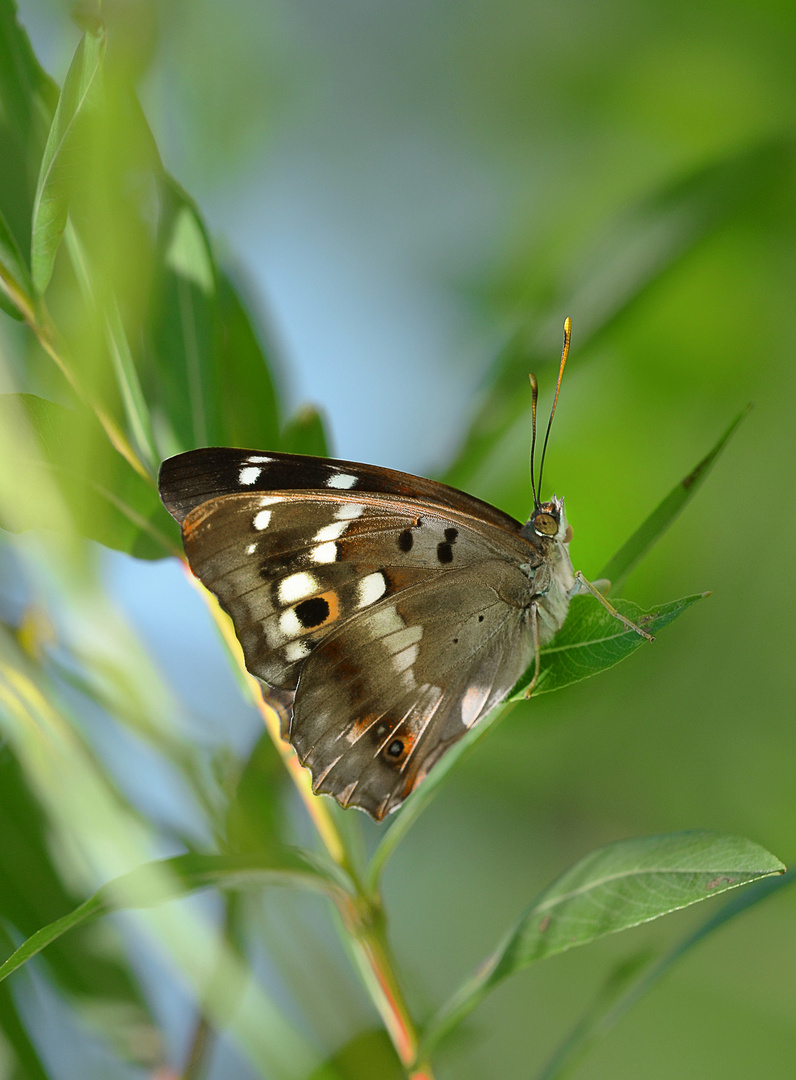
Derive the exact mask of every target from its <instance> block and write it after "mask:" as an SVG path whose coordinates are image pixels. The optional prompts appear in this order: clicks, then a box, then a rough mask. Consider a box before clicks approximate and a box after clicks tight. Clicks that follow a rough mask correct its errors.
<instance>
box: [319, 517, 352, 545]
mask: <svg viewBox="0 0 796 1080" xmlns="http://www.w3.org/2000/svg"><path fill="white" fill-rule="evenodd" d="M347 528H348V522H347V521H333V522H332V523H331V525H324V526H323V528H322V529H318V531H317V532H316V534H315V535H314V536H313V538H312V539H313V540H314V541H315V543H316V544H324V543H326V541H327V540H339V539H340V537H341V536H342V535H343V533H344V532H345V531H346V529H347Z"/></svg>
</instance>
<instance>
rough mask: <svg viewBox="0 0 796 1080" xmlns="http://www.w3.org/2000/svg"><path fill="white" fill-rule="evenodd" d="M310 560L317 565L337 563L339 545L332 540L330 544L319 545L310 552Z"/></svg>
mask: <svg viewBox="0 0 796 1080" xmlns="http://www.w3.org/2000/svg"><path fill="white" fill-rule="evenodd" d="M310 558H311V559H312V561H313V562H316V563H333V562H336V561H337V544H335V542H334V541H333V540H330V541H329V543H328V544H318V546H317V547H314V548H312V550H311V551H310Z"/></svg>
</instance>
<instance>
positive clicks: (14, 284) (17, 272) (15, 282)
mask: <svg viewBox="0 0 796 1080" xmlns="http://www.w3.org/2000/svg"><path fill="white" fill-rule="evenodd" d="M0 309H2V310H3V311H5V313H6V314H7V315H10V316H11V317H12V319H23V318H25V315H26V314H28V313H30V312H31V311H32V310H33V282H32V281H31V279H30V273H29V272H28V268H27V266H26V265H25V260H24V259H23V258H22V252H21V251H20V250H19V247H18V246H17V242H16V240H15V239H14V236H13V234H12V232H11V229H10V228H9V227H8V222H7V221H6V219H5V218H4V217H3V215H2V213H0Z"/></svg>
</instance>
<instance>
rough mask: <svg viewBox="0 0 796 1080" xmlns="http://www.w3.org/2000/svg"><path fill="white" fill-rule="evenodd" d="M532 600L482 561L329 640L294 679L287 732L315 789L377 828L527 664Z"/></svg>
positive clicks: (374, 610)
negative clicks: (293, 700)
mask: <svg viewBox="0 0 796 1080" xmlns="http://www.w3.org/2000/svg"><path fill="white" fill-rule="evenodd" d="M473 571H475V573H474V572H473ZM529 595H530V585H529V582H528V579H527V577H526V576H525V575H524V574H522V572H521V571H520V570H519V569H518V568H517V567H516V566H512V565H510V564H509V563H506V562H502V561H498V560H486V561H483V562H481V563H478V564H475V565H471V566H469V567H463V568H462V569H460V570H456V571H452V572H451V573H448V574H445V575H444V577H443V576H442V575H438V576H437V578H436V579H435V580H433V581H431V582H428V583H423V584H422V585H420V586H415V587H412V588H409V589H407V590H406V591H404V592H403V593H401V594H399V595H398V596H395V597H386V598H384V599H383V600H380V601H379V602H378V603H376V604H374V605H373V606H372V607H371V608H370V609H369V610H367V611H365V612H363V613H362V614H361V615H359V616H358V617H357V618H356V619H351V620H349V621H348V622H346V623H343V624H341V625H340V626H338V627H337V628H336V629H335V630H333V631H332V632H331V633H329V634H328V635H327V636H326V637H325V638H324V639H323V640H322V641H321V642H320V643H319V644H318V645H317V647H316V648H315V649H314V650H313V652H312V654H311V656H310V657H309V659H308V660H307V662H306V663H305V665H304V667H303V669H302V671H301V675H300V678H299V692H298V693H297V695H296V704H295V707H294V710H293V719H292V722H291V726H290V739H291V742H292V743H293V745H294V746H295V748H296V751H297V752H298V755H299V757H300V759H301V760H302V762H303V763H304V764H306V765H308V766H309V767H310V770H311V772H312V775H313V786H314V789H315V790H316V791H320V792H327V793H329V794H332V795H334V797H335V798H336V799H338V801H340V802H341V803H342V804H343V805H349V804H350V805H355V806H360V807H362V808H363V809H365V810H367V811H368V812H369V813H370V814H372V815H373V816H374V817H375V818H377V819H379V820H380V819H381V818H383V817H384V815H385V814H387V813H389V811H390V810H391V809H394V808H395V807H396V806H398V805H399V804H400V803H401V802H402V801H403V800H404V799H405V798H406V796H407V795H408V794H409V792H410V791H411V790H412V789H413V788H414V787H415V786H416V785H417V784H418V783H419V782H420V781H421V780H422V778H423V777H424V776H425V775H426V773H427V772H428V770H429V769H430V768H431V767H432V765H433V764H434V763H435V762H436V761H437V760H438V759H439V758H440V756H441V755H442V754H443V753H444V752H445V750H447V749H448V748H449V747H450V746H451V745H452V744H453V743H454V742H456V741H457V740H458V739H460V738H461V737H462V736H463V735H464V734H465V732H466V731H467V730H468V729H469V728H470V727H471V726H472V725H473V724H475V723H477V722H478V720H480V719H481V718H482V717H483V716H484V715H485V714H486V713H487V712H489V710H490V709H491V708H493V707H494V706H495V705H496V704H497V703H498V702H499V701H500V700H502V698H503V697H505V695H506V693H507V692H508V691H509V690H510V689H511V688H512V686H514V684H515V683H516V682H517V680H518V679H519V678H520V676H521V675H522V673H523V672H524V671H525V670H526V668H527V667H528V665H529V664H530V663H531V661H532V657H533V644H532V638H531V635H530V633H529V631H528V620H529V611H528V606H527V601H528V597H529ZM343 718H344V719H343Z"/></svg>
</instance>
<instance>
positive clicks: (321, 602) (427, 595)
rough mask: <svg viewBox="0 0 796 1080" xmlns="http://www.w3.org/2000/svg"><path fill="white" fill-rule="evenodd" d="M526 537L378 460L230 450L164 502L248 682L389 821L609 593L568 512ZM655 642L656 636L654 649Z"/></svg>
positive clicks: (292, 737) (319, 781)
mask: <svg viewBox="0 0 796 1080" xmlns="http://www.w3.org/2000/svg"><path fill="white" fill-rule="evenodd" d="M570 334H571V328H570V321H569V319H567V321H566V323H565V324H564V348H563V351H562V356H561V365H560V368H559V374H558V383H557V386H556V392H555V398H554V401H553V407H552V410H551V413H550V420H549V421H548V425H547V433H546V436H545V442H544V447H543V450H542V461H541V465H540V468H539V478H538V485H537V483H536V482H535V480H534V453H535V448H536V402H537V387H536V380H535V379H534V377H533V376H531V387H532V407H533V408H532V416H533V441H532V448H531V487H532V493H533V501H534V506H533V510H532V512H531V515H530V518H529V519H528V521H527V522H525V524H522V523H521V522H519V521H516V520H515V519H514V518H512V517H510V516H509V515H508V514H505V513H503V511H501V510H498V509H497V508H496V507H494V506H491V505H490V504H489V503H486V502H483V501H481V500H480V499H477V498H475V497H474V496H472V495H468V494H466V493H465V492H463V491H458V490H456V489H455V488H452V487H448V486H447V485H445V484H441V483H437V482H436V481H433V480H426V479H423V478H422V477H418V476H411V475H409V474H407V473H402V472H396V471H394V470H392V469H386V468H380V467H378V466H375V465H363V464H360V463H357V462H351V461H339V460H327V459H325V458H318V457H308V456H303V455H299V454H284V453H276V452H273V453H272V452H263V451H258V450H236V449H230V448H222V447H210V448H206V449H199V450H191V451H188V452H187V453H184V454H179V455H177V456H176V457H172V458H169V459H168V460H167V461H165V462H164V463H163V465H162V467H161V471H160V480H159V485H160V494H161V498H162V500H163V502H164V504H165V506H166V508H167V510H168V511H169V512H170V513H171V514H172V515H173V517H174V518H176V520H177V521H178V522H179V523H180V525H181V527H182V537H183V544H184V547H185V553H186V555H187V558H188V562H189V564H190V567H191V569H192V571H193V573H194V574H195V575H196V576H197V577H198V578H199V579H200V581H201V582H202V583H203V584H204V585H205V586H206V587H207V588H208V589H209V590H210V591H211V592H212V593H214V594H215V595H216V597H217V598H218V599H219V601H220V603H221V606H222V607H223V608H224V610H225V611H226V612H227V613H228V614H229V615H230V617H231V618H232V622H233V624H234V627H235V631H236V633H237V636H238V639H239V641H240V644H241V646H242V648H243V654H244V658H245V662H246V666H247V668H248V670H249V671H250V672H251V673H252V674H253V675H254V676H256V677H257V679H259V680H260V682H261V683H262V684H263V692H264V694H265V696H266V699H268V700H270V701H271V702H272V703H273V704H274V705H275V707H277V709H278V711H279V712H280V715H281V717H282V735H283V737H285V738H287V739H289V741H290V742H291V744H292V745H293V747H294V749H295V751H296V753H297V754H298V757H299V759H300V761H301V762H302V764H304V765H305V766H307V767H308V768H309V770H310V772H311V775H312V782H313V790H314V791H315V792H316V793H326V794H329V795H332V796H333V797H334V798H335V799H336V800H337V801H338V802H339V803H340V804H341V805H342V806H357V807H360V808H361V809H363V810H365V811H367V812H368V813H369V814H370V815H371V816H372V817H374V818H375V819H376V820H379V821H380V820H381V819H382V818H384V816H385V815H386V814H388V813H389V812H390V811H392V810H395V809H396V808H397V807H398V806H400V804H401V803H402V802H403V800H404V799H405V798H406V797H407V795H409V794H410V792H412V791H413V790H414V789H415V788H416V787H417V785H418V784H419V783H420V782H421V780H422V779H423V778H424V777H425V776H426V775H427V774H428V772H429V770H430V769H431V768H432V767H433V766H434V765H435V764H436V762H438V761H439V760H440V758H441V757H442V755H443V754H444V753H445V751H446V750H447V749H449V747H451V746H452V745H453V744H454V743H455V742H456V741H457V740H458V739H460V738H461V737H462V736H463V735H464V734H465V732H467V731H468V730H469V729H470V728H472V727H473V725H474V724H477V723H478V721H479V720H481V719H482V718H483V717H484V716H486V714H487V713H488V712H489V711H490V710H491V709H493V708H494V707H495V706H496V705H497V704H499V702H501V701H502V700H503V699H504V698H505V697H506V696H507V695H508V694H509V692H510V691H511V690H512V688H513V687H514V686H515V684H516V683H517V682H518V680H519V679H520V678H521V676H522V675H523V674H524V673H525V672H526V671H527V670H528V669H529V668H530V667H531V666H533V667H534V675H533V678H532V680H531V684H530V686H529V688H528V690H527V691H526V694H528V695H529V694H530V690H531V689H532V688H533V685H534V683H535V682H536V679H537V678H538V675H539V658H540V650H541V647H542V646H543V645H544V644H545V643H546V642H548V641H550V639H551V638H552V637H553V636H554V635H555V633H556V632H557V631H558V630H559V629H560V628H561V626H562V625H563V623H564V620H565V618H566V615H567V610H568V607H569V602H570V599H571V598H572V596H573V595H574V594H575V593H576V592H578V591H590V592H592V593H593V594H594V595H595V596H596V597H597V599H599V600H600V602H601V603H603V604H604V605H605V606H606V607H607V608H608V609H609V610H610V611H611V612H612V613H613V614H614V615H616V617H617V618H618V619H620V620H621V621H622V622H624V623H625V624H626V625H627V626H628V627H629V628H631V629H633V630H635V631H637V632H638V633H639V634H641V635H642V636H644V637H647V638H650V635H649V634H647V632H646V631H645V630H643V629H641V628H640V627H638V626H636V625H635V624H634V623H631V622H629V620H627V619H625V618H624V616H622V615H620V614H619V613H618V612H617V611H616V610H615V609H614V608H613V607H612V606H611V605H610V604H609V603H608V601H607V600H606V599H605V598H604V597H603V596H602V595H601V593H600V592H599V590H598V589H597V588H595V586H593V585H591V584H590V583H589V582H587V581H586V580H585V579H584V578H583V576H582V575H581V574H579V573H576V572H575V571H574V569H573V565H572V561H571V559H570V555H569V542H570V539H571V537H572V530H571V528H570V526H569V524H568V523H567V519H566V514H565V511H564V500H563V499H559V498H556V496H555V495H554V496H553V497H552V498H551V499H550V500H549V501H547V502H542V501H541V499H540V498H539V494H538V492H539V491H540V490H541V482H542V470H543V467H544V455H545V452H546V449H547V438H548V436H549V434H550V426H551V424H552V419H553V415H554V413H555V408H556V404H557V401H558V391H559V389H560V386H561V376H562V374H563V370H564V364H565V362H566V358H567V354H568V351H569V343H570ZM650 640H651V638H650Z"/></svg>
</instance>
